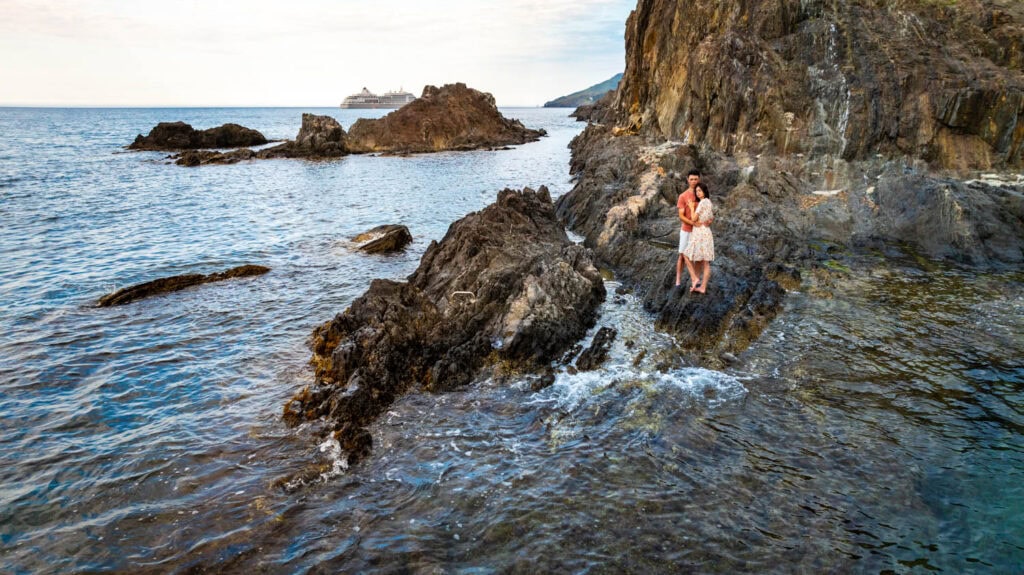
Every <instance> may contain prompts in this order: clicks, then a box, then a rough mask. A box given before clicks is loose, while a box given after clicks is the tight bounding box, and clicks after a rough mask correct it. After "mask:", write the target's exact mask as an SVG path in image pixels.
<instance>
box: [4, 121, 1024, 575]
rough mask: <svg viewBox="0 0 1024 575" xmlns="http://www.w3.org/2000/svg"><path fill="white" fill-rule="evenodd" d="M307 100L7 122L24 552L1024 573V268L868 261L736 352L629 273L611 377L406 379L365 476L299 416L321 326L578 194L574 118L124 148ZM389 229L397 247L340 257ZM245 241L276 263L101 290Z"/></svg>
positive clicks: (657, 568)
mask: <svg viewBox="0 0 1024 575" xmlns="http://www.w3.org/2000/svg"><path fill="white" fill-rule="evenodd" d="M302 111H303V110H298V109H266V110H258V109H239V110H232V109H214V110H197V109H184V110H20V109H16V110H10V109H7V110H0V133H3V134H4V135H5V137H4V138H3V139H0V220H2V221H3V222H4V225H3V227H2V230H0V247H2V248H3V251H4V254H5V260H6V264H5V265H4V266H3V267H2V268H0V306H2V308H3V309H4V313H3V316H2V319H0V329H2V330H3V332H4V333H5V337H4V338H3V339H2V340H0V410H2V412H3V413H4V418H3V426H2V428H0V441H2V442H3V446H4V449H3V450H2V451H0V463H2V466H0V503H2V505H0V544H2V554H0V570H3V571H4V572H16V573H20V572H26V573H27V572H40V571H49V572H71V571H75V572H80V571H90V570H98V571H109V570H128V569H131V570H147V569H149V570H153V571H160V572H164V571H184V570H188V569H192V568H207V569H210V570H216V571H243V570H246V571H251V570H253V569H257V570H261V571H271V572H307V571H308V572H336V571H342V570H344V571H351V572H356V571H383V572H394V571H411V572H433V571H434V570H439V571H454V572H470V573H488V572H525V571H530V572H537V571H538V570H539V571H542V572H543V571H571V572H623V571H626V572H672V571H678V570H700V571H707V572H729V573H732V572H741V571H742V572H807V573H819V572H872V573H877V572H881V571H886V570H891V571H894V572H920V573H925V572H932V571H934V570H940V569H941V570H942V571H944V572H955V573H969V572H978V573H992V572H994V573H1004V572H1019V571H1021V570H1022V566H1024V543H1022V541H1024V520H1022V519H1021V517H1024V514H1022V511H1024V510H1022V509H1021V506H1022V501H1024V497H1022V496H1024V493H1022V489H1024V488H1022V487H1021V483H1022V477H1021V476H1022V474H1024V465H1022V462H1024V455H1022V450H1024V441H1022V430H1024V417H1022V409H1024V393H1022V391H1021V387H1022V386H1021V384H1022V382H1024V353H1022V352H1024V335H1022V334H1024V313H1022V311H1024V287H1022V284H1024V282H1022V280H1024V277H1022V276H1021V274H1020V273H1012V272H1007V273H999V274H977V273H968V272H964V271H961V270H957V269H955V268H950V267H945V266H939V265H936V264H932V263H928V262H923V261H918V260H915V259H913V258H912V257H897V258H887V259H883V258H881V257H877V256H871V255H863V256H858V257H853V258H851V259H850V261H849V262H847V263H848V264H849V265H850V267H851V272H850V273H849V275H847V276H844V277H841V278H840V279H839V280H835V281H833V280H829V279H828V278H819V279H818V280H808V281H807V282H805V285H804V286H803V287H802V288H801V289H800V291H798V292H794V293H791V294H790V296H789V297H788V299H787V304H786V310H785V312H784V313H783V314H782V315H781V316H780V317H779V319H777V320H776V321H775V322H774V323H772V324H771V325H770V327H769V329H768V331H767V332H766V333H765V334H764V336H763V337H762V338H761V339H760V340H759V342H757V343H756V344H755V345H754V346H753V347H752V348H751V349H750V350H748V351H747V352H746V353H745V354H743V356H742V357H741V360H742V361H741V363H740V364H739V367H738V368H737V369H734V370H731V371H728V372H726V373H722V372H714V371H708V370H703V369H697V368H693V367H688V366H685V365H682V364H681V363H680V362H679V360H678V356H677V354H675V353H673V346H674V342H673V341H672V339H671V337H669V336H667V335H665V334H660V333H657V332H654V331H652V329H651V324H652V323H653V322H652V320H651V318H650V317H648V316H647V315H645V313H644V312H643V311H642V310H641V309H640V306H639V304H638V303H637V301H636V300H635V298H634V297H633V296H632V295H628V294H627V295H623V296H614V295H612V294H614V288H615V287H616V286H617V284H616V283H615V282H614V281H612V282H609V284H608V287H609V294H610V296H609V300H608V301H607V302H606V303H605V305H604V307H603V312H602V319H601V321H600V324H599V325H612V326H615V327H617V328H618V329H619V337H618V338H617V340H616V342H615V346H614V348H613V352H612V357H611V359H610V360H609V362H608V363H607V364H606V365H605V366H603V367H602V368H601V369H600V370H598V371H595V372H590V373H577V374H570V373H567V372H565V371H563V372H561V373H559V375H558V378H557V380H556V382H555V384H554V385H553V386H551V387H550V388H548V389H545V390H542V391H540V392H531V391H529V381H512V382H494V381H484V382H479V383H477V384H475V385H472V386H470V387H467V388H465V389H463V390H460V391H457V392H454V393H446V394H440V395H410V396H407V397H405V398H404V399H402V400H400V401H399V402H398V403H396V404H395V405H394V406H393V407H392V409H391V410H390V411H389V412H388V413H387V414H386V415H385V416H384V417H382V418H381V419H380V420H379V421H378V422H377V423H376V424H375V425H374V426H373V427H372V432H373V435H374V445H375V448H374V453H373V455H372V456H371V457H369V458H368V459H367V460H366V461H364V462H363V463H361V464H360V465H358V466H355V467H353V468H351V469H344V466H343V465H341V460H340V459H339V458H338V457H337V454H336V453H335V452H334V449H335V446H333V445H332V444H331V443H330V442H327V443H323V444H321V443H320V442H319V441H317V440H316V439H315V435H314V434H313V431H314V430H313V429H312V427H311V426H306V427H301V428H299V429H295V430H292V429H288V428H286V427H285V426H284V425H283V423H282V421H281V419H280V414H281V409H282V406H283V403H284V401H285V400H286V399H287V398H288V397H289V396H290V395H291V394H292V393H293V392H294V391H296V390H297V389H298V388H300V387H301V386H302V385H304V384H306V383H309V381H310V380H311V376H312V374H311V370H310V368H309V367H308V366H307V363H306V362H307V361H308V359H309V350H308V349H307V348H306V339H307V337H308V335H309V333H310V332H311V330H312V329H313V327H314V326H316V325H318V324H320V323H322V322H323V321H325V320H327V319H329V318H330V317H331V316H332V315H333V314H334V313H337V312H339V311H341V310H342V309H344V307H345V306H346V305H348V303H350V302H351V301H352V300H353V299H354V298H355V297H358V295H359V294H361V293H362V292H363V290H365V289H366V287H367V285H368V284H369V281H370V279H372V278H374V277H390V278H401V277H404V276H405V275H407V274H408V273H410V272H411V271H412V270H413V269H414V268H415V266H416V264H417V262H418V259H419V256H420V255H421V254H422V252H423V250H425V249H426V246H427V245H428V244H429V242H430V241H431V240H434V239H440V238H441V237H442V236H443V234H444V232H445V230H446V229H447V226H448V225H449V224H450V223H451V222H452V221H454V220H455V219H458V218H459V217H461V216H462V215H464V214H466V213H468V212H470V211H473V210H476V209H479V208H481V207H483V206H485V205H487V204H488V203H490V202H491V201H492V200H493V198H494V196H495V193H496V192H497V190H499V189H501V188H503V187H506V186H513V187H521V186H523V185H532V186H537V185H540V184H546V185H548V186H549V187H551V189H552V192H553V195H556V196H557V195H559V194H561V193H564V192H565V191H567V190H568V188H569V186H570V183H569V181H568V175H567V164H568V150H567V149H566V148H565V146H566V145H567V144H568V142H569V140H570V139H571V138H572V136H574V135H575V134H576V133H577V132H578V131H579V129H580V125H578V124H576V123H575V122H573V121H572V120H571V119H568V118H565V116H564V115H565V113H566V111H565V110H538V109H513V110H505V113H506V115H509V116H513V117H518V118H520V119H522V120H523V122H524V123H525V124H526V125H527V126H529V127H543V128H545V129H547V130H548V132H549V134H550V136H549V137H547V138H544V139H542V140H541V141H540V142H537V143H534V144H528V145H524V146H520V147H517V148H516V149H515V150H511V151H500V152H471V153H462V154H438V155H429V156H414V157H409V158H385V157H365V156H360V157H348V158H344V159H342V160H339V161H334V162H302V161H292V160H274V161H264V162H252V163H242V164H237V165H233V166H207V167H203V168H198V169H186V168H180V167H178V166H173V165H165V163H164V160H163V158H164V156H165V154H161V153H149V152H147V153H119V152H120V150H119V147H120V146H122V145H124V144H127V143H129V142H130V141H131V140H132V139H133V138H134V135H135V134H136V133H139V132H146V131H148V130H149V128H151V127H152V126H153V125H155V124H156V123H157V122H158V121H171V120H178V119H181V120H185V121H188V122H190V123H192V124H193V125H195V126H196V127H210V126H214V125H219V124H221V123H224V122H237V123H240V124H243V125H246V126H249V127H252V128H256V129H259V130H261V131H263V132H264V133H265V134H266V135H267V136H268V137H272V138H286V137H292V136H294V133H295V132H296V131H297V130H298V125H299V118H300V115H301V112H302ZM317 112H318V113H330V114H332V115H334V116H335V117H338V118H339V120H341V121H342V123H343V125H345V126H346V127H347V126H348V125H349V124H350V123H351V121H352V119H353V118H355V117H356V116H357V115H359V113H364V114H365V113H366V112H367V111H340V110H317ZM381 113H383V112H378V111H370V114H374V115H379V114H381ZM393 222H398V223H404V224H406V225H408V226H409V227H410V228H411V229H412V232H413V234H414V236H415V237H416V240H415V242H414V243H413V245H412V246H411V247H410V249H409V250H407V252H406V253H404V254H402V255H398V256H390V257H381V256H363V255H357V254H354V253H352V252H350V251H349V249H348V244H347V241H346V239H347V238H348V237H350V236H351V235H354V234H355V233H357V232H359V231H362V230H364V229H366V228H369V227H372V226H374V225H378V224H382V223H393ZM241 263H258V264H264V265H268V266H270V267H271V268H273V271H272V272H270V273H269V274H267V275H265V276H261V277H257V278H249V279H243V280H238V281H229V282H223V283H218V284H209V285H206V286H200V287H196V288H192V289H189V290H185V291H182V292H178V293H175V294H169V295H166V296H161V297H156V298H151V299H148V300H143V301H140V302H137V303H135V304H131V305H128V306H122V307H117V308H106V309H98V308H95V307H92V306H93V304H94V302H95V300H96V299H97V298H98V297H99V296H101V295H103V294H104V293H107V292H109V291H113V290H114V289H116V288H118V287H123V286H125V285H128V284H131V283H136V282H139V281H145V280H148V279H153V278H155V277H159V276H164V275H170V274H176V273H185V272H204V273H205V272H210V271H216V270H220V269H224V268H227V267H231V266H234V265H238V264H241ZM808 277H810V276H809V275H808ZM597 327H599V326H595V331H596V329H597ZM641 352H643V357H641V358H640V359H639V361H638V362H637V365H636V366H634V361H635V360H636V359H637V357H638V355H640V354H641ZM297 476H298V477H305V478H306V481H304V482H301V481H294V480H293V481H291V482H290V483H289V481H288V480H289V479H293V478H295V477H297Z"/></svg>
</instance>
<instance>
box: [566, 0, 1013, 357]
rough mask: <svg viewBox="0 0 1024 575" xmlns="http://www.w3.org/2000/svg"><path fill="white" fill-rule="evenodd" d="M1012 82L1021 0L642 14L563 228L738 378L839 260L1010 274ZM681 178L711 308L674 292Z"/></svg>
mask: <svg viewBox="0 0 1024 575" xmlns="http://www.w3.org/2000/svg"><path fill="white" fill-rule="evenodd" d="M1022 70H1024V2H1020V1H1019V0H887V1H883V0H691V1H683V0H639V3H638V5H637V8H636V10H635V11H634V12H633V13H632V14H631V15H630V18H629V21H628V22H627V27H626V72H625V76H624V78H623V80H622V82H621V83H620V84H619V88H618V90H617V91H616V92H615V94H614V95H613V97H612V98H610V99H609V100H608V101H605V102H600V103H598V104H595V105H594V106H593V107H591V108H589V109H586V110H584V109H582V108H581V109H580V110H578V111H577V115H578V116H580V117H581V118H584V119H587V120H589V121H590V123H591V125H589V126H588V127H587V129H586V130H585V131H584V132H583V133H582V134H581V135H580V136H578V137H577V138H576V139H575V140H574V141H573V143H572V149H573V160H572V166H571V171H572V173H573V175H574V177H575V179H576V184H575V185H574V187H573V189H572V190H571V191H570V192H569V193H567V194H565V195H563V196H562V197H561V198H559V200H558V204H557V210H558V215H559V217H560V218H561V219H562V220H563V221H564V222H566V223H567V224H568V225H569V226H570V227H571V228H572V229H573V230H574V231H576V232H578V233H580V234H583V235H585V236H586V245H587V246H588V247H590V248H592V249H593V251H594V254H595V256H596V257H597V260H598V262H599V263H601V264H603V265H605V266H607V267H609V268H611V269H613V270H614V272H615V273H616V276H617V277H618V278H620V279H621V280H622V281H623V282H625V283H626V284H629V285H631V286H632V287H633V288H634V289H636V290H637V293H638V294H639V295H640V296H641V297H642V299H643V301H644V304H645V306H646V307H647V308H648V309H649V310H650V311H651V312H653V313H655V314H656V315H657V317H658V324H659V326H661V327H663V328H665V329H668V330H670V331H672V332H674V333H675V334H676V335H677V336H678V337H679V341H680V343H681V344H682V346H683V347H684V348H686V349H688V350H689V351H690V352H692V353H691V355H692V356H693V357H694V358H696V359H697V360H698V361H701V362H703V363H705V364H708V365H716V364H720V363H721V362H723V361H727V362H728V361H733V359H734V358H735V357H736V354H739V353H740V352H742V351H743V350H744V349H745V348H746V346H747V345H748V344H749V343H750V342H751V341H753V340H754V339H756V338H757V337H759V334H760V333H761V330H762V329H763V328H764V327H765V326H766V325H767V324H768V322H770V321H771V320H772V318H773V317H775V316H776V315H777V314H778V313H779V312H780V311H781V309H782V304H783V303H784V301H785V292H786V289H793V288H796V287H798V286H801V285H802V284H806V283H808V282H811V283H813V282H815V281H817V280H818V279H819V278H826V280H825V281H827V282H831V281H842V277H841V275H837V274H835V273H833V271H834V270H835V269H836V268H837V261H835V260H842V259H843V258H844V257H845V256H844V254H851V255H852V254H855V253H856V252H858V251H862V250H865V249H870V250H872V251H874V250H877V252H876V253H886V254H887V255H888V254H893V255H900V254H908V253H911V254H914V255H919V256H924V257H929V258H934V259H948V260H953V261H955V262H957V263H958V264H960V265H963V266H965V267H981V268H986V267H996V268H998V267H1005V266H1019V265H1020V264H1021V263H1022V262H1024V177H1021V176H1020V175H1017V174H1010V173H1007V172H1010V171H1013V170H1019V169H1020V168H1021V167H1024V158H1022V153H1024V151H1022V146H1024V73H1022ZM694 168H696V169H698V170H700V171H701V172H702V174H703V181H704V182H705V183H707V184H708V185H709V186H710V189H711V198H712V201H713V203H714V205H715V222H714V223H713V224H712V233H713V234H714V236H715V250H716V259H715V261H714V264H713V265H712V269H713V270H714V274H713V275H712V278H711V281H710V282H709V286H708V291H707V294H690V293H688V291H687V290H680V289H677V288H674V285H673V284H674V275H675V269H674V268H675V261H676V241H677V239H678V234H679V232H678V229H679V220H678V216H677V212H676V208H675V200H676V197H677V196H678V194H679V193H680V192H681V191H682V190H683V189H684V188H685V174H686V172H687V171H688V170H690V169H694ZM979 170H985V171H986V172H985V173H982V174H978V173H977V172H978V171H979ZM989 170H991V171H989ZM993 172H995V173H993ZM967 174H970V176H968V177H965V176H967ZM839 267H841V266H839ZM684 283H685V275H684ZM805 287H806V286H805ZM802 289H803V288H802Z"/></svg>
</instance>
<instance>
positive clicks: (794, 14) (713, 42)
mask: <svg viewBox="0 0 1024 575" xmlns="http://www.w3.org/2000/svg"><path fill="white" fill-rule="evenodd" d="M724 6H725V5H723V4H722V3H720V2H698V3H689V2H678V1H676V0H640V1H639V3H638V4H637V8H636V10H635V11H634V12H633V13H632V14H631V15H630V17H629V20H628V22H627V25H626V51H627V57H626V72H625V77H624V78H623V81H622V83H621V85H620V89H619V91H618V93H617V95H616V100H615V104H614V108H615V112H616V114H617V115H618V117H619V126H620V127H623V128H627V129H639V130H641V131H642V132H643V133H644V134H657V135H659V136H660V137H662V138H667V139H674V140H682V141H685V142H691V143H700V144H701V145H704V146H708V147H710V148H711V149H714V150H716V151H718V152H724V153H729V154H736V153H741V152H750V153H774V154H780V155H785V154H795V153H804V154H812V155H817V156H831V157H838V158H843V159H846V160H858V159H867V158H871V157H873V155H874V154H876V153H881V154H883V155H885V156H886V157H905V156H910V157H913V158H920V159H923V160H925V161H927V162H928V163H930V164H931V165H932V166H933V167H939V168H952V169H989V168H992V167H1001V166H1007V167H1020V166H1021V165H1022V162H1024V129H1022V128H1021V126H1024V75H1022V69H1024V3H1021V2H1012V1H1011V2H1007V1H1004V0H970V1H961V2H936V1H935V0H902V1H900V2H880V1H869V2H841V3H838V4H837V3H828V2H822V1H820V0H810V1H806V2H793V1H791V0H733V1H731V2H728V3H727V6H728V8H727V9H724ZM680 22H685V23H686V24H685V25H679V24H678V23H680Z"/></svg>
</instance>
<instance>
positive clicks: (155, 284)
mask: <svg viewBox="0 0 1024 575" xmlns="http://www.w3.org/2000/svg"><path fill="white" fill-rule="evenodd" d="M269 271H270V268H267V267H263V266H257V265H244V266H238V267H235V268H231V269H229V270H226V271H223V272H217V273H212V274H209V275H203V274H185V275H180V276H172V277H167V278H160V279H158V280H153V281H149V282H146V283H141V284H137V285H133V286H130V287H126V288H124V289H119V290H117V291H116V292H114V293H111V294H107V295H105V296H103V297H101V298H100V300H99V302H98V303H97V305H99V306H100V307H110V306H114V305H124V304H126V303H131V302H133V301H136V300H140V299H142V298H146V297H150V296H154V295H159V294H164V293H169V292H174V291H178V290H183V289H185V288H187V287H192V286H194V285H199V284H205V283H210V282H218V281H223V280H227V279H232V278H242V277H249V276H258V275H263V274H265V273H267V272H269Z"/></svg>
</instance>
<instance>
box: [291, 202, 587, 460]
mask: <svg viewBox="0 0 1024 575" xmlns="http://www.w3.org/2000/svg"><path fill="white" fill-rule="evenodd" d="M603 298H604V286H603V283H602V280H601V276H600V274H599V273H598V271H597V269H596V268H595V267H594V265H593V264H592V262H591V259H590V252H589V250H587V249H586V248H584V247H582V246H578V245H574V244H573V243H572V242H570V241H569V239H568V237H566V235H565V232H564V230H563V229H562V226H561V224H560V223H559V222H558V221H557V219H556V218H555V214H554V207H553V205H552V203H551V198H550V196H549V194H548V191H547V189H546V188H543V187H541V188H540V190H538V191H533V190H531V189H529V188H527V189H525V190H523V191H516V190H504V191H502V192H500V193H499V194H498V199H497V201H496V202H495V203H494V204H492V205H490V206H488V207H487V208H485V209H483V210H481V211H479V212H475V213H472V214H469V215H468V216H466V217H464V218H462V219H461V220H459V221H457V222H455V223H454V224H452V226H451V227H450V228H449V230H448V233H447V234H446V235H445V237H444V239H442V240H441V242H440V243H436V242H435V243H432V244H431V245H430V247H429V248H428V249H427V251H426V253H425V254H424V255H423V258H422V260H421V261H420V265H419V267H418V268H417V269H416V271H415V272H414V273H413V274H412V275H411V276H409V279H408V281H407V282H396V281H390V280H374V281H373V282H372V283H371V285H370V288H369V289H368V290H367V292H366V293H365V294H364V295H362V296H361V297H359V298H358V299H356V300H355V301H354V302H353V303H352V305H351V306H350V307H349V308H348V309H347V310H345V312H344V313H341V314H339V315H338V316H336V317H335V318H334V319H333V320H331V321H329V322H327V323H326V324H324V325H323V326H321V327H319V328H318V329H317V330H316V331H315V332H314V334H313V362H312V363H313V365H314V368H315V371H316V383H315V384H314V385H313V386H311V387H308V388H306V389H303V390H302V391H301V392H299V393H298V394H296V395H295V397H293V398H292V399H291V400H290V401H289V402H288V404H287V405H286V406H285V413H284V416H285V420H286V421H287V422H289V423H290V424H297V423H299V422H301V421H305V420H311V419H318V418H326V421H327V426H328V428H329V429H330V430H333V432H334V437H335V438H336V439H337V440H338V441H339V443H340V444H341V446H342V448H343V449H345V451H346V452H347V453H348V455H349V459H350V461H351V460H353V459H357V458H358V457H359V456H361V455H362V454H365V453H366V451H367V450H368V448H369V435H368V433H367V432H366V429H365V426H366V425H367V424H369V423H370V422H371V421H373V420H374V419H375V418H376V417H377V416H378V415H379V414H380V413H382V412H383V411H384V410H386V409H387V407H388V406H389V405H390V404H391V403H392V402H394V401H395V399H397V398H398V397H399V396H400V395H402V394H403V393H405V392H407V391H408V390H412V389H423V390H445V389H450V388H453V387H456V386H460V385H464V384H466V383H468V382H470V381H471V380H472V379H473V378H474V377H476V376H477V375H478V374H480V373H481V370H484V369H492V370H498V371H506V372H507V371H510V370H511V371H515V370H519V369H537V368H539V367H542V366H544V365H546V364H547V363H548V362H550V361H551V360H553V359H555V358H557V357H559V356H560V355H561V354H562V353H563V352H564V350H565V349H566V348H567V347H569V346H570V345H571V344H572V343H574V342H575V341H577V340H578V339H579V338H580V337H582V336H583V335H584V334H585V333H586V330H587V329H588V327H589V326H590V325H592V324H593V322H594V320H595V315H596V311H597V307H598V305H599V304H600V302H601V301H602V300H603Z"/></svg>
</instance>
